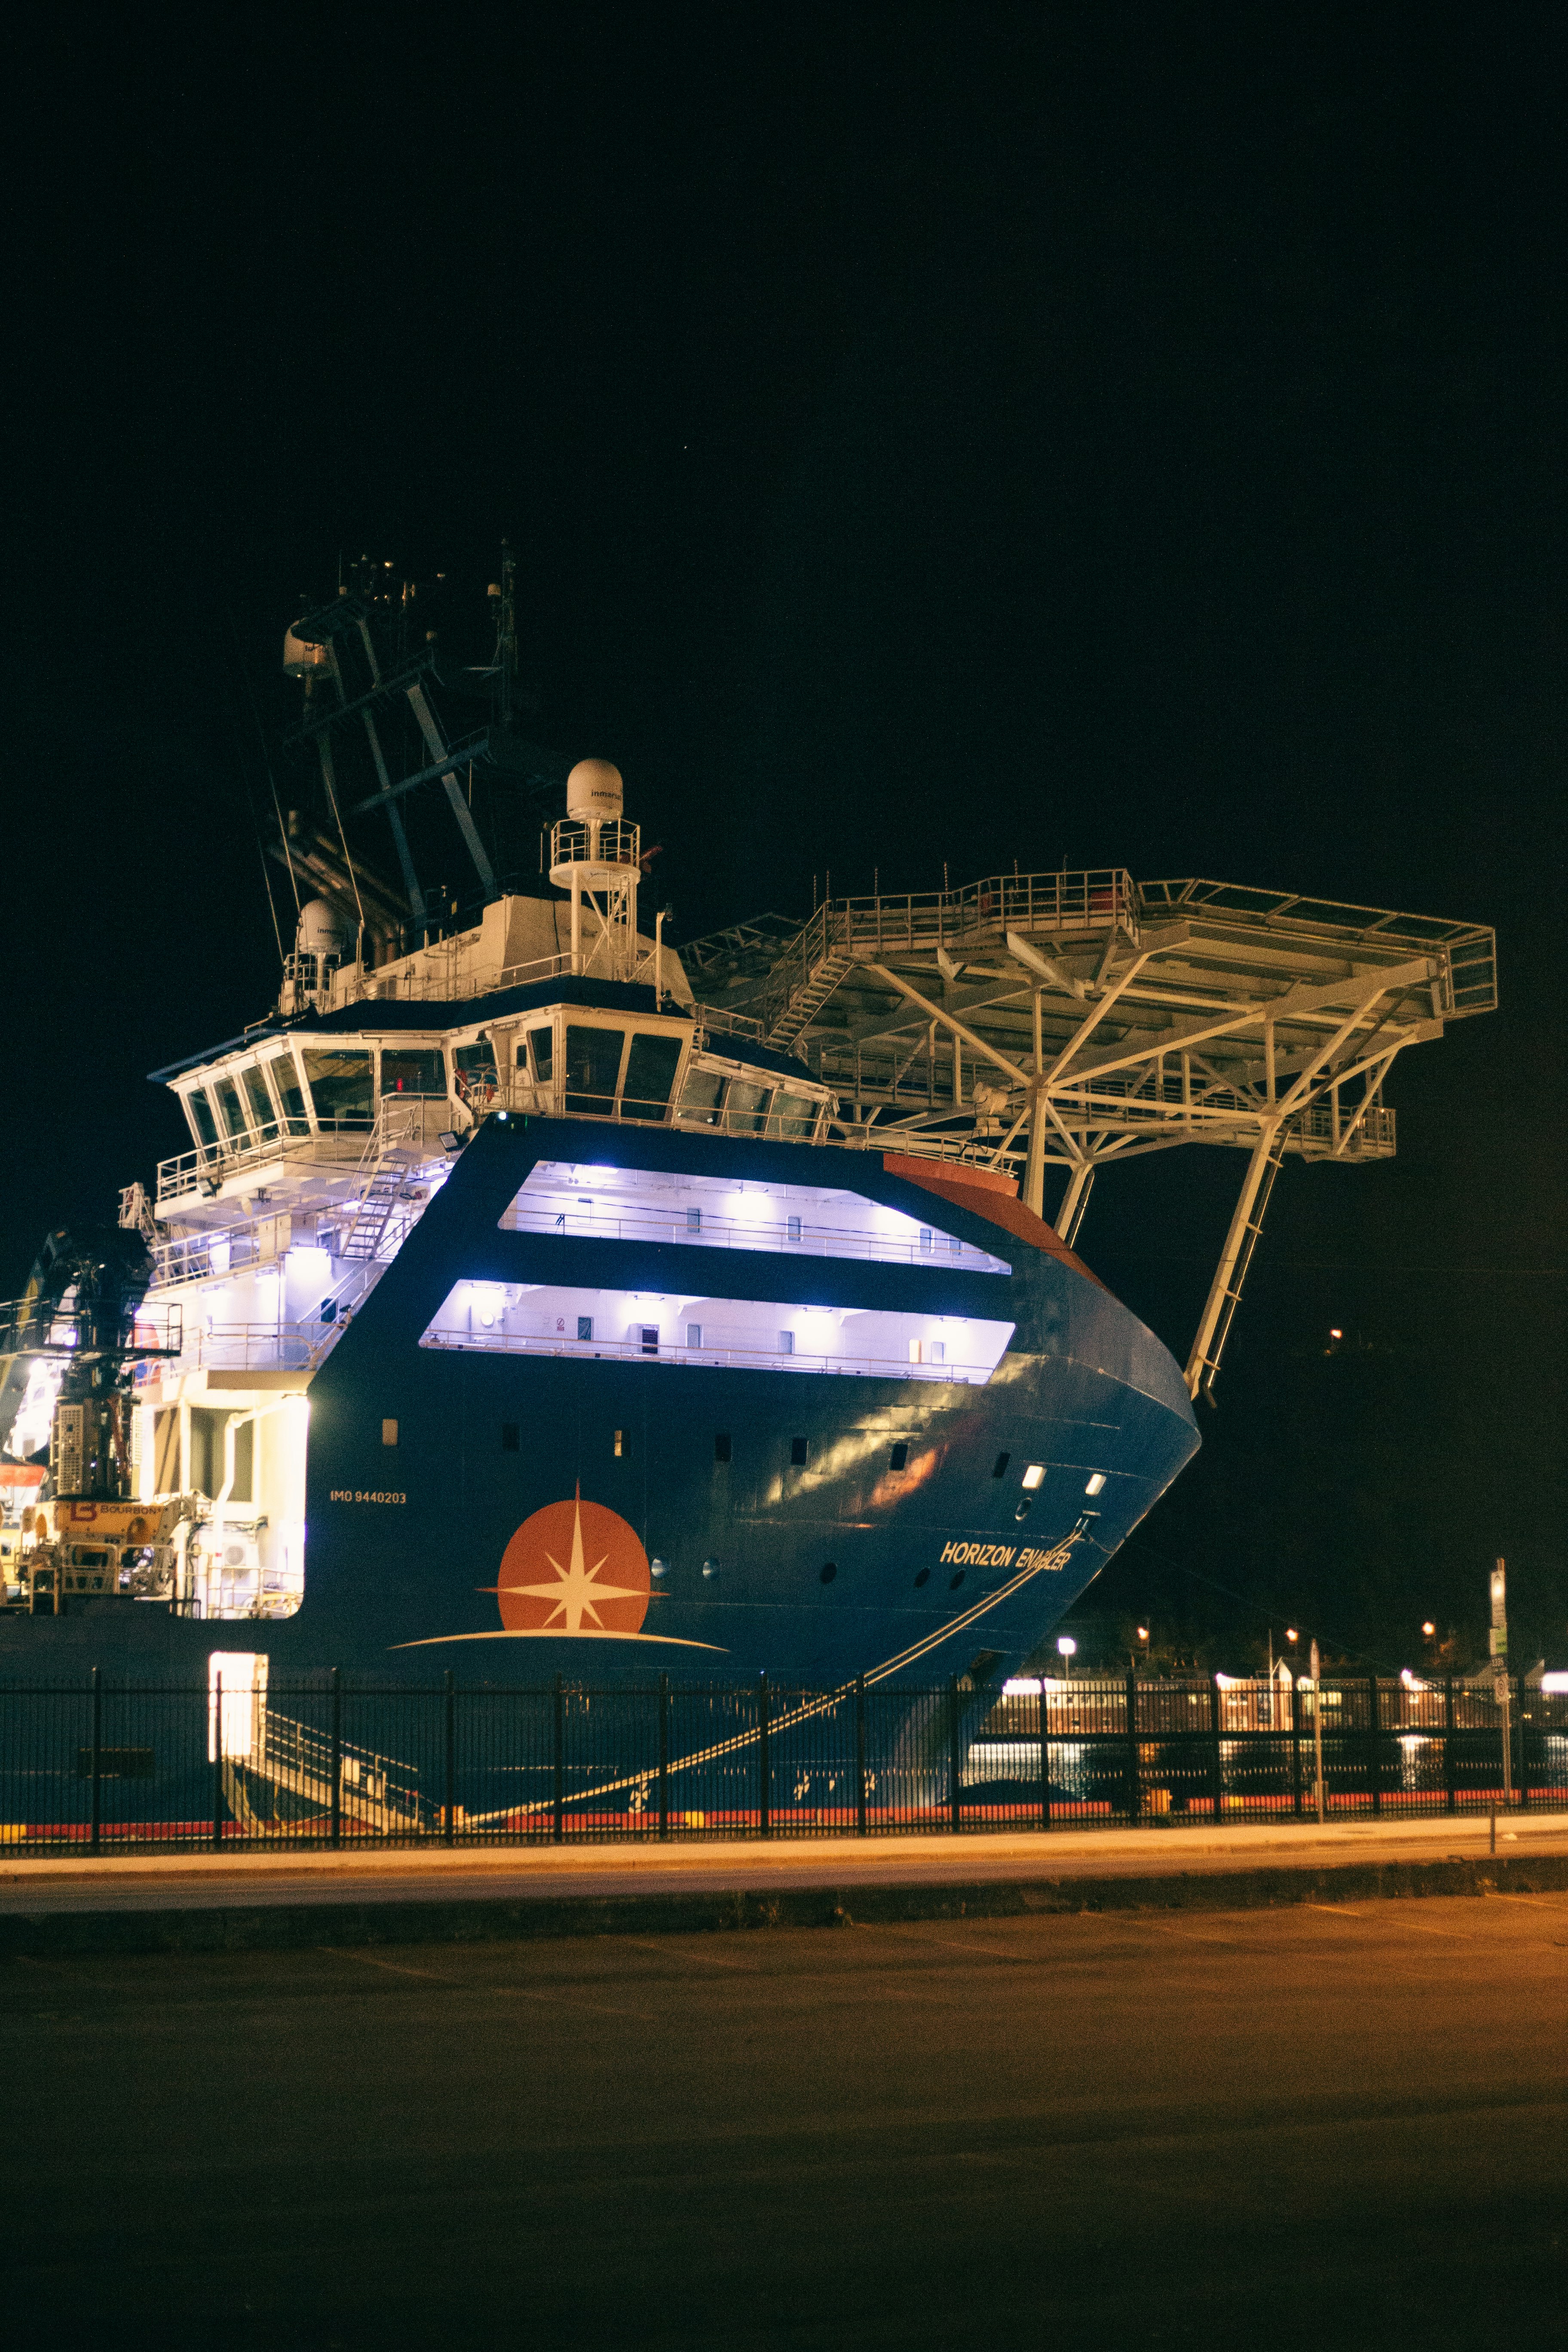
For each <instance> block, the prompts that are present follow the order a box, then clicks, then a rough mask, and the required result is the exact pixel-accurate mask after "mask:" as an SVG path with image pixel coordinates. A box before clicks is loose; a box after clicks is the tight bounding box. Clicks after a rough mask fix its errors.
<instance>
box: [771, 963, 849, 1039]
mask: <svg viewBox="0 0 1568 2352" xmlns="http://www.w3.org/2000/svg"><path fill="white" fill-rule="evenodd" d="M854 962H855V955H854V951H853V950H852V949H850V948H848V947H835V948H830V949H829V950H828V951H827V953H826V955H825V956H824V957H823V958H822V960H821V961H820V962H818V963H816V964H814V965H813V966H812V968H811V970H810V971H809V972H808V973H807V974H806V977H805V982H803V984H802V985H801V986H800V987H799V988H798V989H796V990H795V992H794V993H793V994H792V995H790V996H789V997H787V998H786V999H785V1002H784V1011H783V1012H782V1013H780V1014H779V1017H778V1019H777V1020H776V1021H775V1022H774V1023H773V1027H772V1028H771V1029H770V1030H769V1032H768V1044H769V1045H771V1046H772V1047H773V1051H774V1052H775V1053H784V1052H785V1051H787V1049H788V1048H789V1047H790V1046H791V1045H794V1044H795V1039H796V1038H797V1037H798V1036H799V1035H800V1034H801V1032H802V1030H803V1029H805V1028H808V1027H809V1026H810V1024H811V1023H812V1021H813V1020H814V1019H815V1018H816V1014H817V1013H820V1011H821V1010H822V1007H823V1006H824V1005H825V1004H826V1002H827V1000H828V998H829V997H830V996H831V995H832V993H833V992H834V990H835V989H836V988H837V985H838V983H839V982H840V981H841V980H842V979H843V978H844V977H845V975H846V973H847V971H849V970H850V969H851V967H852V966H853V964H854Z"/></svg>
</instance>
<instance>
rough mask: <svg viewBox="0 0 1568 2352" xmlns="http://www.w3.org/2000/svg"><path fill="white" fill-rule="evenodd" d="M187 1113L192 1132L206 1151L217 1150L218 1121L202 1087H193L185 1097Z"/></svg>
mask: <svg viewBox="0 0 1568 2352" xmlns="http://www.w3.org/2000/svg"><path fill="white" fill-rule="evenodd" d="M185 1113H186V1116H187V1117H188V1118H189V1119H190V1122H191V1133H192V1134H193V1135H194V1136H195V1139H196V1141H197V1142H198V1143H199V1144H200V1145H201V1147H202V1149H203V1150H204V1151H216V1150H217V1121H216V1119H215V1118H214V1117H213V1108H212V1105H211V1103H210V1102H208V1100H207V1098H206V1095H205V1091H204V1089H203V1088H202V1087H192V1088H191V1091H190V1093H189V1094H188V1095H187V1096H186V1097H185Z"/></svg>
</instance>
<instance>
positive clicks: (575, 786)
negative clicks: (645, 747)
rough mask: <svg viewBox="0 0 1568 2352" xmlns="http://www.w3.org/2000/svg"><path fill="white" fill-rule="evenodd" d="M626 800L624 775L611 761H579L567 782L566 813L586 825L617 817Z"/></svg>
mask: <svg viewBox="0 0 1568 2352" xmlns="http://www.w3.org/2000/svg"><path fill="white" fill-rule="evenodd" d="M625 799H626V788H625V786H624V785H623V783H622V782H621V772H620V770H619V769H618V768H613V767H612V766H611V765H610V762H609V761H608V760H579V761H578V762H577V764H576V766H575V767H574V769H573V771H572V772H571V774H570V775H569V776H568V777H567V779H566V814H567V815H568V816H570V817H577V818H579V819H581V820H583V821H584V822H591V821H594V820H598V819H603V818H605V817H617V816H619V815H620V814H621V809H622V805H623V803H624V802H625Z"/></svg>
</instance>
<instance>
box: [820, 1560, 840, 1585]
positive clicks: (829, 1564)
mask: <svg viewBox="0 0 1568 2352" xmlns="http://www.w3.org/2000/svg"><path fill="white" fill-rule="evenodd" d="M837 1573H838V1566H837V1561H835V1560H831V1559H829V1560H825V1561H824V1563H823V1568H822V1573H821V1575H820V1576H819V1577H818V1579H817V1582H818V1583H819V1584H831V1583H832V1581H833V1580H834V1578H835V1577H836V1576H837Z"/></svg>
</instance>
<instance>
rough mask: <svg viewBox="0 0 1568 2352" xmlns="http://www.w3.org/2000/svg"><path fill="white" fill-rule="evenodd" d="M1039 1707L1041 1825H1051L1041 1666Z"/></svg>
mask: <svg viewBox="0 0 1568 2352" xmlns="http://www.w3.org/2000/svg"><path fill="white" fill-rule="evenodd" d="M1035 1704H1036V1706H1037V1708H1038V1709H1039V1725H1040V1827H1041V1828H1042V1829H1043V1830H1048V1829H1049V1828H1050V1825H1051V1743H1050V1740H1049V1739H1048V1738H1047V1728H1046V1726H1047V1716H1046V1670H1045V1668H1044V1666H1042V1667H1041V1668H1040V1696H1039V1697H1038V1698H1037V1700H1036V1702H1035Z"/></svg>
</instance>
